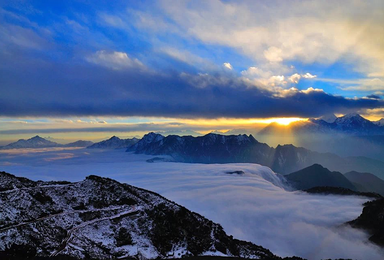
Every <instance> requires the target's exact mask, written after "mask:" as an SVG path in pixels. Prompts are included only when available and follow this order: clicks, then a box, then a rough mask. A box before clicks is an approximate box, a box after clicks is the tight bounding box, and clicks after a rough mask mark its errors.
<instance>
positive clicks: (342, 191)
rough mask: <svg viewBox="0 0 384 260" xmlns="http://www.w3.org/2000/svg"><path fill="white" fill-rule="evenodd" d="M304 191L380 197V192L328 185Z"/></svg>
mask: <svg viewBox="0 0 384 260" xmlns="http://www.w3.org/2000/svg"><path fill="white" fill-rule="evenodd" d="M304 191H305V192H308V193H311V194H323V195H346V196H362V197H367V198H374V199H381V198H382V196H381V195H380V194H378V193H374V192H359V191H353V190H350V189H346V188H340V187H329V186H320V187H313V188H310V189H307V190H304Z"/></svg>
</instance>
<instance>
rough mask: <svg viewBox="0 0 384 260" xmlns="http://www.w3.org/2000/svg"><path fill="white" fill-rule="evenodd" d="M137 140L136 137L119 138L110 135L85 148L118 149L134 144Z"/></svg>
mask: <svg viewBox="0 0 384 260" xmlns="http://www.w3.org/2000/svg"><path fill="white" fill-rule="evenodd" d="M137 141H139V140H138V139H137V138H132V139H120V138H119V137H117V136H112V137H111V138H109V139H108V140H104V141H101V142H98V143H95V144H93V145H91V146H88V147H87V148H100V149H118V148H127V147H129V146H131V145H134V144H135V143H137Z"/></svg>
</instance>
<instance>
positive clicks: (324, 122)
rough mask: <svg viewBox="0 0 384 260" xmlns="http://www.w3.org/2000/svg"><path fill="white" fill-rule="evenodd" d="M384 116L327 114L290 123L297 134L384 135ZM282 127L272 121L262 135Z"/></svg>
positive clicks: (273, 132)
mask: <svg viewBox="0 0 384 260" xmlns="http://www.w3.org/2000/svg"><path fill="white" fill-rule="evenodd" d="M383 122H384V118H382V119H381V120H379V121H370V120H368V119H366V118H364V117H362V116H361V115H359V114H357V113H351V114H347V115H344V116H341V117H336V116H335V115H327V116H324V117H320V118H311V119H309V120H308V121H298V122H293V123H291V124H290V128H291V131H292V132H293V133H295V134H324V133H327V134H332V133H342V134H348V135H384V125H383ZM278 132H281V127H279V125H278V124H276V123H271V124H269V125H268V126H267V127H265V128H264V129H262V130H261V131H260V132H259V134H260V135H268V134H276V133H278Z"/></svg>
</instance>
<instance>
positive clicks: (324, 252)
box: [0, 148, 384, 259]
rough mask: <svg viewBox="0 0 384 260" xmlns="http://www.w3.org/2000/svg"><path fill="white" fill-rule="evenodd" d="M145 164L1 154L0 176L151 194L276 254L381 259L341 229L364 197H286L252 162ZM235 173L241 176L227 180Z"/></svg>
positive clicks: (76, 152) (51, 152) (89, 154)
mask: <svg viewBox="0 0 384 260" xmlns="http://www.w3.org/2000/svg"><path fill="white" fill-rule="evenodd" d="M16 151H17V152H16ZM150 158H153V156H145V155H134V154H131V153H126V152H124V150H111V151H105V150H92V149H59V148H52V149H43V150H39V149H37V150H33V149H23V150H8V151H6V150H3V151H1V150H0V166H1V167H0V170H4V171H6V172H9V173H12V174H14V175H17V176H23V177H27V178H30V179H33V180H68V181H79V180H82V179H84V178H85V177H86V176H87V175H90V174H95V175H100V176H103V177H109V178H112V179H116V180H118V181H120V182H126V183H129V184H132V185H135V186H138V187H142V188H145V189H149V190H152V191H155V192H158V193H160V194H161V195H163V196H165V197H166V198H168V199H171V200H173V201H176V202H177V203H179V204H181V205H183V206H185V207H187V208H188V209H190V210H192V211H195V212H198V213H200V214H202V215H204V216H205V217H207V218H209V219H211V220H213V221H215V222H218V223H220V224H221V225H222V226H223V227H224V229H225V231H226V232H227V233H228V234H231V235H233V236H234V237H236V238H239V239H243V240H248V241H252V242H254V243H256V244H259V245H262V246H264V247H266V248H268V249H270V250H271V251H272V252H273V253H275V254H278V255H280V256H292V255H297V256H301V257H305V258H308V259H324V258H353V259H383V257H384V253H383V251H382V250H380V249H379V248H378V247H376V246H374V245H372V244H370V243H367V235H366V234H365V233H363V232H361V231H358V230H356V229H352V228H349V227H345V226H341V225H342V224H343V223H345V222H346V221H349V220H353V219H355V218H356V217H357V216H359V215H360V213H361V210H362V203H364V202H365V201H367V199H364V198H361V197H350V196H330V195H328V196H324V195H309V194H305V193H302V192H291V191H288V189H287V187H285V186H284V184H283V182H281V180H280V179H279V178H278V177H277V176H276V175H275V174H274V173H273V172H272V171H271V170H270V169H269V168H267V167H263V166H260V165H257V164H185V163H173V162H155V163H148V162H146V160H147V159H150ZM233 171H243V172H244V174H241V175H238V174H236V173H235V174H227V172H233Z"/></svg>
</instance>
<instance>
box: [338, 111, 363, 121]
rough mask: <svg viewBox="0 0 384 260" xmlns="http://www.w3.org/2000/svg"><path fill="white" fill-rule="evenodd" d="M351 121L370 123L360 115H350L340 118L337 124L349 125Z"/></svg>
mask: <svg viewBox="0 0 384 260" xmlns="http://www.w3.org/2000/svg"><path fill="white" fill-rule="evenodd" d="M351 121H356V122H363V121H368V120H367V119H365V118H364V117H362V116H361V115H359V114H358V113H349V114H346V115H344V116H341V117H338V118H337V119H336V120H335V123H348V122H351Z"/></svg>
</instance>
